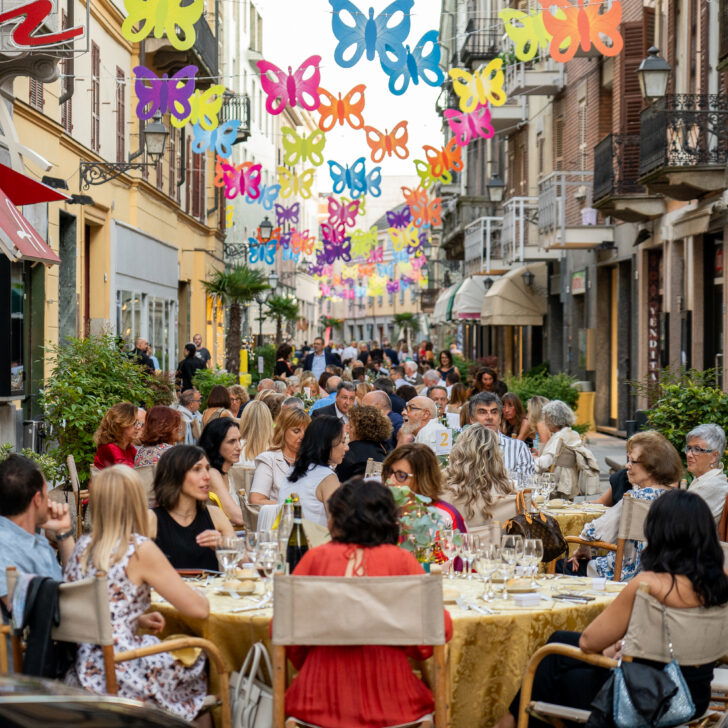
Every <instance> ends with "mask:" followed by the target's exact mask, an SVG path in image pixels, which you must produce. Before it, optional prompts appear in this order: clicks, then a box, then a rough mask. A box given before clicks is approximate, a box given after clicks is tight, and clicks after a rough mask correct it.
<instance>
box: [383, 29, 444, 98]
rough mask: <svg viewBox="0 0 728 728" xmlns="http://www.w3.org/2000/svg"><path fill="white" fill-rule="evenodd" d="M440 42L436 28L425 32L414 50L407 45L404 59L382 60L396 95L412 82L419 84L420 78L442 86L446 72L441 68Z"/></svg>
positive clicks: (390, 87)
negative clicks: (394, 61) (395, 60)
mask: <svg viewBox="0 0 728 728" xmlns="http://www.w3.org/2000/svg"><path fill="white" fill-rule="evenodd" d="M440 52H441V51H440V43H439V38H438V33H437V31H436V30H429V31H428V32H427V33H425V34H424V35H423V36H422V38H420V42H419V43H418V44H417V45H416V46H415V48H414V50H412V51H411V50H410V47H409V46H406V47H405V55H404V59H403V60H398V61H397V62H396V63H390V61H389V60H388V59H386V60H382V69H383V70H384V72H385V73H386V74H387V75H388V76H389V91H390V93H393V94H394V95H395V96H401V95H402V94H403V93H404V92H405V91H406V90H407V89H408V88H409V85H410V82H412V83H413V84H415V86H416V85H417V84H419V82H420V80H422V82H423V83H426V84H427V85H428V86H441V85H442V83H443V81H444V80H445V74H444V73H443V72H442V69H441V68H440Z"/></svg>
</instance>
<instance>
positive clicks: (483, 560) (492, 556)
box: [476, 541, 502, 602]
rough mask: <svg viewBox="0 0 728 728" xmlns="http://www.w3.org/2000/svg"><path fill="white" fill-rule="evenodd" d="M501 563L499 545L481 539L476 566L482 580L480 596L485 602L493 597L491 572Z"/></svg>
mask: <svg viewBox="0 0 728 728" xmlns="http://www.w3.org/2000/svg"><path fill="white" fill-rule="evenodd" d="M501 563H502V562H501V553H500V546H499V545H498V544H494V543H487V542H485V543H484V542H482V541H481V544H480V549H479V550H478V556H477V561H476V567H477V569H478V574H479V575H480V577H481V579H482V580H483V594H482V598H483V599H484V600H485V601H486V602H487V601H490V600H491V599H495V592H494V591H493V574H495V572H496V571H497V570H498V567H499V566H500V565H501Z"/></svg>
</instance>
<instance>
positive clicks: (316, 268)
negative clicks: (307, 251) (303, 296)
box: [308, 254, 324, 276]
mask: <svg viewBox="0 0 728 728" xmlns="http://www.w3.org/2000/svg"><path fill="white" fill-rule="evenodd" d="M316 258H317V259H318V254H317V255H316ZM323 273H324V264H323V263H319V264H317V265H314V264H313V263H311V264H310V265H309V266H308V274H309V275H310V276H320V275H323Z"/></svg>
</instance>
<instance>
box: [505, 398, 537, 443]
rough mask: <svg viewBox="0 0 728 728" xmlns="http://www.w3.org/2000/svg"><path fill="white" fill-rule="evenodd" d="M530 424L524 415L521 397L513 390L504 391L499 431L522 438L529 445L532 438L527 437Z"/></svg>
mask: <svg viewBox="0 0 728 728" xmlns="http://www.w3.org/2000/svg"><path fill="white" fill-rule="evenodd" d="M530 430H531V426H530V425H529V423H528V418H527V417H526V410H525V408H524V406H523V402H521V398H520V397H519V396H518V395H517V394H513V392H506V393H505V394H504V395H503V419H502V420H501V432H502V433H503V434H504V435H505V436H506V437H513V438H515V439H516V440H523V441H524V442H525V443H526V444H527V445H528V446H529V447H531V446H532V445H533V440H532V439H531V438H530V437H529V434H530Z"/></svg>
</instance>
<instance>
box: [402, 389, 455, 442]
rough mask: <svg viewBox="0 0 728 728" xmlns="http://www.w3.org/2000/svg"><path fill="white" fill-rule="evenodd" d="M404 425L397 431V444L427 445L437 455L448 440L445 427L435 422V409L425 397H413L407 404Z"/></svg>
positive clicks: (431, 402) (433, 404)
mask: <svg viewBox="0 0 728 728" xmlns="http://www.w3.org/2000/svg"><path fill="white" fill-rule="evenodd" d="M405 411H406V415H407V416H406V419H407V421H406V423H405V424H404V425H403V426H402V428H401V429H400V431H399V436H398V438H397V444H398V445H403V444H405V443H406V442H412V441H413V440H414V442H417V443H421V444H423V445H427V446H428V447H429V448H430V449H431V450H432V451H433V452H434V453H438V452H439V449H438V448H441V447H442V446H443V445H444V444H445V443H446V441H448V438H449V432H448V429H447V427H443V425H441V424H440V423H439V422H438V421H437V407H436V405H435V403H434V402H433V401H432V400H431V399H428V398H427V397H413V398H412V399H411V400H410V401H409V402H407V407H406V408H405Z"/></svg>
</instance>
